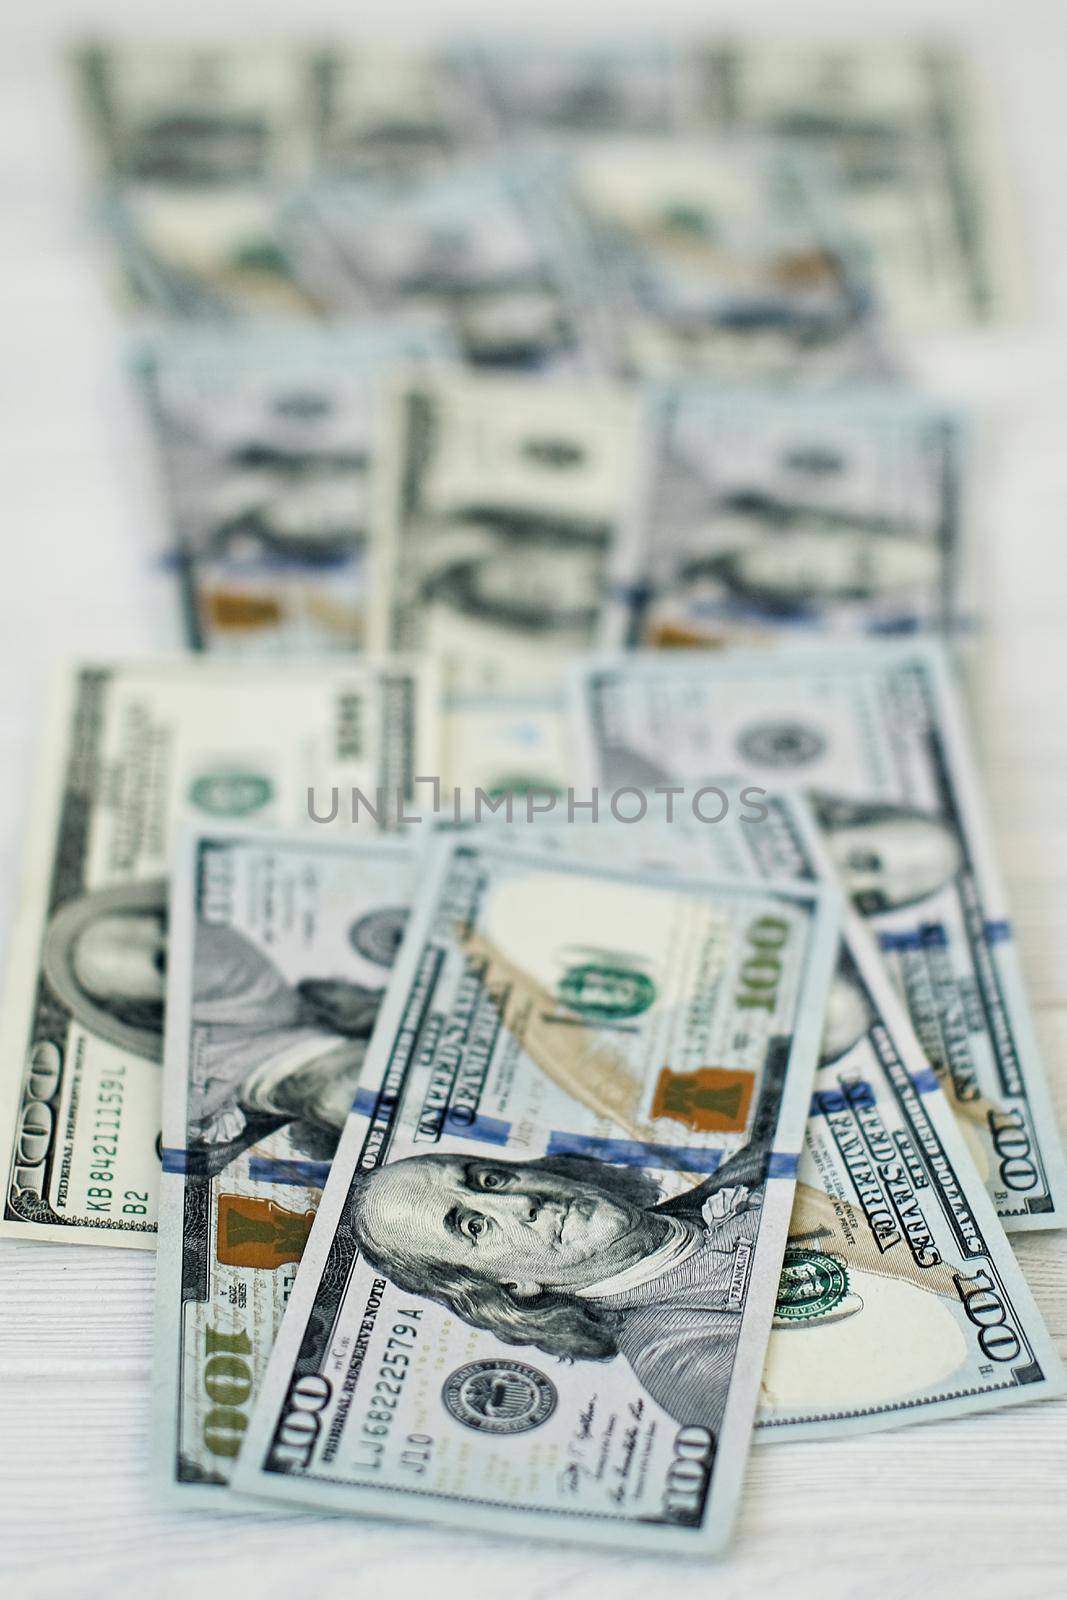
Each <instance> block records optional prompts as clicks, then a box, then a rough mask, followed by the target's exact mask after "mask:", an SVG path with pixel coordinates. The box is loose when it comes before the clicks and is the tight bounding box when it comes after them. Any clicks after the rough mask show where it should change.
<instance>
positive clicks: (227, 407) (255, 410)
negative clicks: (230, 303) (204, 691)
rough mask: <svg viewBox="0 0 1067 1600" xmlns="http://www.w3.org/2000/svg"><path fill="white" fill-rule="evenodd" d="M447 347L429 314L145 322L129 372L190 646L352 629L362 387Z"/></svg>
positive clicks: (358, 569) (369, 399) (356, 611)
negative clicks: (394, 318) (216, 325)
mask: <svg viewBox="0 0 1067 1600" xmlns="http://www.w3.org/2000/svg"><path fill="white" fill-rule="evenodd" d="M451 351H452V344H451V340H450V339H449V337H448V334H447V330H446V329H445V328H444V327H442V326H441V325H440V324H439V323H436V322H435V321H434V320H433V319H432V318H423V319H421V320H420V319H418V318H414V317H413V318H410V319H408V320H407V321H406V322H404V323H397V324H389V323H380V324H378V325H377V326H372V325H368V326H365V327H339V328H332V329H330V330H329V332H327V331H326V330H325V329H324V328H320V327H317V326H314V325H298V326H293V325H287V324H281V325H274V326H266V327H257V328H256V330H255V332H254V333H253V332H252V331H251V330H250V329H249V328H248V327H247V325H241V326H239V327H237V328H235V329H226V330H223V331H221V332H220V331H213V332H210V333H209V332H207V331H205V330H202V329H191V330H187V331H185V332H184V333H182V334H180V335H176V334H174V333H169V334H160V335H158V336H157V337H156V338H155V339H153V340H151V341H150V342H146V343H145V345H144V346H143V348H142V353H141V359H140V363H139V365H140V372H141V376H142V379H143V382H144V385H145V389H146V392H147V396H148V400H149V405H150V411H151V417H152V421H153V424H154V426H155V431H156V436H157V443H158V448H159V454H160V458H161V462H162V467H163V476H164V483H165V490H166V496H167V500H168V510H169V513H170V520H171V524H172V528H173V537H174V541H175V545H176V551H175V555H176V559H177V561H178V563H179V565H180V568H181V572H182V577H183V582H184V589H185V611H186V621H187V626H188V631H189V636H190V643H191V644H193V645H194V646H197V647H199V648H201V649H206V650H213V651H225V652H227V653H229V654H234V653H241V654H253V653H261V654H289V653H304V654H308V653H316V652H328V651H331V650H345V649H347V650H351V649H358V648H361V647H362V646H363V645H364V644H365V642H366V635H367V617H366V613H367V607H368V605H369V603H370V597H369V595H368V588H367V571H366V559H365V558H366V553H367V542H368V539H369V536H370V520H371V472H372V467H373V462H374V456H375V452H376V449H377V444H378V440H377V438H376V429H375V426H374V420H375V419H374V413H375V403H376V390H377V386H378V385H379V384H380V382H381V381H382V377H383V374H384V373H385V372H386V371H387V370H391V368H392V367H393V366H394V365H395V364H397V363H399V364H401V365H403V364H404V363H406V362H408V361H412V362H414V361H417V360H421V359H440V358H442V357H446V356H448V355H449V354H450V353H451Z"/></svg>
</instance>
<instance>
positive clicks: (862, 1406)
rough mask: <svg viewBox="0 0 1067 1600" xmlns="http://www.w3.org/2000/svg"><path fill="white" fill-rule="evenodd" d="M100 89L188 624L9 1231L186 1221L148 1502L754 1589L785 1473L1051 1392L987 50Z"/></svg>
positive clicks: (98, 802) (202, 63) (1045, 1176)
mask: <svg viewBox="0 0 1067 1600" xmlns="http://www.w3.org/2000/svg"><path fill="white" fill-rule="evenodd" d="M73 75H74V78H75V82H76V87H77V91H78V95H79V100H80V105H81V108H82V111H83V115H84V130H85V139H84V143H85V147H86V150H87V152H88V157H89V162H90V164H91V167H92V171H93V175H94V182H95V189H94V193H95V196H96V205H97V210H98V214H99V219H100V225H101V227H102V228H103V229H104V230H105V233H106V236H107V238H108V240H109V241H110V245H111V247H112V252H113V256H112V259H113V261H114V263H115V283H116V287H117V289H118V290H119V293H120V297H121V305H122V308H123V311H124V314H125V318H126V325H125V326H124V329H123V333H122V337H123V339H124V340H126V341H127V344H128V349H129V352H130V358H131V365H132V369H133V371H134V373H135V381H136V383H137V385H138V390H139V392H140V394H141V395H142V396H143V398H144V402H145V407H146V416H147V418H148V421H149V431H150V433H151V434H152V435H153V436H154V438H155V440H156V441H157V444H158V452H157V454H158V465H159V469H160V471H159V482H160V490H161V505H162V506H163V507H164V508H165V516H166V520H167V525H168V527H169V529H170V537H169V555H170V556H171V557H172V559H173V564H174V567H175V570H176V572H177V574H178V576H179V579H180V584H179V587H180V602H176V603H180V604H181V605H182V607H183V610H184V615H185V619H186V622H187V626H188V643H189V646H190V653H189V654H188V655H186V656H184V657H177V658H175V657H171V658H167V659H152V658H145V659H141V660H108V659H100V660H97V661H93V662H82V663H76V664H74V665H71V666H68V667H65V668H64V669H63V670H62V671H60V672H59V673H58V675H57V678H56V683H55V689H54V699H53V703H52V705H51V707H50V708H49V710H48V713H47V716H46V717H45V719H44V720H45V728H46V732H45V738H44V749H43V752H42V762H43V766H42V771H43V773H44V783H43V789H42V790H40V791H38V795H39V799H38V803H37V805H36V807H35V818H34V824H33V830H32V835H31V837H30V839H29V841H28V845H27V850H26V857H25V885H24V893H23V897H22V902H21V907H20V909H19V912H18V914H17V921H16V926H15V928H14V930H13V937H12V940H11V948H12V950H13V952H14V960H13V965H12V971H11V974H10V981H9V988H8V993H7V1003H6V1007H5V1012H4V1017H3V1035H2V1073H0V1085H2V1089H0V1094H2V1099H0V1137H2V1138H3V1140H5V1141H6V1149H7V1152H8V1160H9V1168H8V1173H7V1177H6V1181H5V1184H4V1188H3V1211H2V1219H0V1233H2V1234H3V1235H4V1236H5V1238H6V1239H8V1240H12V1239H14V1240H22V1241H27V1240H30V1241H34V1240H36V1241H38V1242H41V1243H45V1242H50V1243H51V1242H54V1243H59V1244H62V1243H64V1242H79V1243H91V1244H97V1245H114V1246H127V1247H133V1248H140V1249H151V1248H157V1250H158V1271H157V1294H156V1364H155V1372H154V1379H153V1386H154V1454H155V1462H156V1470H157V1477H158V1482H159V1488H160V1493H161V1494H169V1495H170V1496H172V1497H173V1498H174V1499H176V1500H177V1501H178V1503H179V1504H181V1505H182V1506H184V1507H186V1508H188V1509H189V1510H190V1513H191V1514H192V1515H198V1514H201V1512H202V1508H204V1507H208V1506H219V1505H226V1504H230V1505H231V1506H233V1507H237V1506H242V1505H243V1506H244V1507H246V1508H247V1509H248V1511H249V1512H250V1513H253V1512H254V1511H255V1509H256V1507H257V1505H258V1506H262V1504H263V1503H265V1502H269V1501H276V1502H282V1503H285V1504H290V1505H291V1504H296V1505H298V1506H299V1505H302V1506H306V1507H319V1508H327V1509H330V1510H334V1511H341V1512H348V1513H351V1514H353V1515H357V1516H362V1515H366V1516H370V1517H377V1516H388V1517H397V1518H408V1519H412V1520H416V1521H423V1522H438V1523H444V1524H451V1525H455V1526H457V1527H460V1528H463V1529H465V1530H471V1529H486V1530H489V1531H510V1532H513V1533H515V1534H517V1535H519V1536H523V1537H526V1536H531V1537H535V1536H542V1537H545V1538H549V1539H552V1540H557V1541H558V1540H572V1541H576V1542H583V1543H592V1544H597V1543H600V1544H605V1545H610V1546H612V1547H613V1548H624V1547H633V1548H642V1549H649V1550H656V1549H663V1550H666V1551H674V1552H680V1553H683V1554H685V1553H691V1554H694V1555H705V1554H707V1553H708V1552H712V1551H715V1550H718V1549H720V1548H721V1547H722V1546H723V1545H724V1544H725V1543H726V1542H727V1540H728V1539H729V1536H730V1533H731V1530H732V1527H733V1524H734V1520H735V1516H736V1512H737V1507H738V1503H739V1500H740V1496H741V1493H742V1489H743V1483H744V1464H745V1460H746V1457H747V1453H748V1450H749V1446H750V1443H751V1442H752V1441H753V1440H755V1442H756V1443H757V1444H759V1445H766V1446H769V1447H771V1448H773V1446H774V1445H775V1443H776V1442H777V1441H779V1440H782V1439H807V1438H812V1437H822V1436H837V1435H839V1434H847V1433H855V1432H863V1431H866V1430H871V1429H879V1428H888V1427H899V1426H903V1425H910V1424H915V1423H921V1422H923V1421H926V1420H929V1419H932V1418H941V1419H944V1418H947V1417H952V1416H960V1415H964V1414H967V1413H970V1412H974V1411H978V1410H989V1409H992V1408H995V1407H1000V1406H1008V1405H1017V1404H1024V1403H1029V1402H1032V1401H1037V1400H1042V1399H1046V1398H1049V1397H1051V1396H1056V1395H1059V1394H1062V1393H1063V1392H1064V1387H1065V1385H1064V1373H1063V1369H1062V1367H1061V1365H1060V1362H1059V1360H1058V1358H1057V1356H1056V1353H1055V1350H1054V1347H1053V1345H1052V1342H1051V1340H1050V1338H1049V1335H1048V1333H1047V1331H1046V1329H1045V1326H1044V1323H1043V1321H1042V1318H1041V1315H1040V1313H1039V1311H1038V1309H1037V1307H1036V1305H1035V1304H1034V1301H1033V1299H1032V1297H1031V1294H1030V1292H1029V1290H1028V1288H1027V1285H1026V1282H1025V1280H1024V1277H1023V1274H1022V1272H1021V1270H1020V1267H1019V1265H1018V1263H1017V1261H1016V1258H1015V1256H1014V1254H1013V1251H1012V1248H1011V1245H1010V1243H1009V1238H1008V1235H1009V1234H1010V1233H1012V1232H1014V1231H1017V1230H1024V1229H1040V1228H1055V1227H1061V1226H1063V1225H1064V1224H1065V1221H1067V1166H1065V1162H1064V1154H1063V1148H1062V1145H1061V1142H1060V1139H1059V1136H1058V1134H1057V1131H1056V1126H1055V1121H1054V1117H1053V1112H1052V1109H1051V1104H1050V1100H1049V1094H1048V1090H1047V1087H1046V1083H1045V1078H1044V1073H1043V1069H1042V1064H1041V1061H1040V1058H1039V1055H1038V1051H1037V1047H1036V1044H1035V1039H1034V1033H1033V1027H1032V1022H1031V1017H1030V1012H1029V1008H1028V1004H1027V999H1026V995H1025V992H1024V988H1023V983H1022V978H1021V973H1020V967H1019V961H1018V956H1017V952H1016V947H1015V943H1014V939H1013V932H1012V925H1011V921H1010V916H1009V912H1008V908H1007V905H1006V903H1005V899H1004V895H1003V891H1002V888H1001V885H1000V877H999V871H998V867H997V862H996V852H995V847H994V840H993V838H992V835H991V833H990V830H989V827H988V824H987V822H986V820H985V816H984V811H983V806H982V798H981V793H980V777H979V772H978V769H977V767H976V764H975V761H974V757H973V754H972V751H971V745H970V738H969V733H968V726H967V718H966V715H965V713H964V711H963V709H962V707H961V702H960V698H959V689H958V682H957V680H958V674H959V668H960V657H961V642H962V641H963V640H964V639H966V645H967V649H968V650H970V651H974V650H980V649H981V633H980V620H981V602H982V595H981V588H980V585H979V584H977V583H976V581H975V572H974V561H973V555H972V546H973V544H974V538H973V533H974V506H973V493H972V489H971V485H972V478H973V472H972V467H971V458H970V454H969V450H968V439H969V437H970V425H969V423H968V420H967V419H966V418H965V417H963V416H962V415H960V414H959V412H958V411H956V410H955V409H953V408H951V407H948V406H946V405H945V404H944V403H942V402H941V401H940V400H938V398H937V397H936V396H931V395H928V394H924V393H920V392H919V391H918V390H917V389H916V388H915V387H914V385H912V384H911V383H910V382H909V380H908V377H907V366H908V363H907V357H906V352H907V350H908V348H909V339H910V338H911V337H913V335H914V334H915V332H916V331H917V330H918V331H928V330H930V329H935V330H939V329H942V328H947V327H950V326H951V327H953V328H955V329H957V330H960V329H966V328H967V327H973V328H975V329H976V330H977V329H978V328H980V326H981V325H983V324H987V323H991V322H993V321H995V320H996V319H997V318H998V317H1001V316H1003V315H1004V314H1005V313H1006V312H1007V311H1008V310H1010V309H1012V308H1013V307H1014V306H1015V305H1017V303H1018V297H1019V279H1018V273H1017V270H1016V268H1015V265H1014V263H1012V262H1011V261H1010V260H1008V259H1007V258H1006V253H1005V250H1004V240H1005V238H1006V237H1007V236H1008V235H1009V234H1012V233H1013V232H1014V230H1011V229H1009V228H1008V227H1007V225H1006V223H1005V220H1004V207H1005V204H1006V201H1005V195H1004V188H1003V185H1002V183H1001V182H1000V180H999V177H998V170H997V166H996V162H995V160H994V159H993V157H994V156H995V149H994V148H993V147H994V146H995V141H994V140H991V138H990V118H989V112H988V108H986V107H984V106H983V104H982V102H981V101H980V100H979V98H978V90H977V86H976V85H975V83H974V82H973V80H972V76H971V74H970V71H969V69H968V65H967V63H966V61H965V60H964V59H963V58H962V57H961V56H960V55H958V54H956V53H953V52H952V51H947V50H945V49H944V48H936V49H935V48H932V47H926V46H925V45H922V44H917V43H911V44H897V45H894V46H892V47H887V48H884V49H880V48H876V47H873V46H869V45H864V46H862V47H861V46H854V45H850V46H847V47H845V46H839V47H834V48H829V47H827V48H824V49H819V50H815V49H812V48H810V47H799V46H792V45H789V46H787V45H784V44H782V45H775V44H773V43H768V42H763V43H759V44H744V43H741V44H737V43H732V44H729V45H727V44H723V43H718V42H716V41H714V40H707V39H700V40H690V41H679V42H678V43H677V44H676V45H675V46H673V47H670V48H668V47H667V46H660V47H656V48H653V47H651V46H648V45H642V46H640V47H639V46H637V45H636V44H635V45H633V46H628V45H627V44H625V43H610V44H605V45H604V47H603V48H600V49H594V48H592V47H584V48H582V49H577V48H576V49H574V50H567V49H565V48H564V47H562V46H559V45H556V46H551V47H549V46H542V45H537V44H536V43H531V44H528V45H525V46H519V45H517V44H514V43H510V44H500V43H494V42H492V41H483V42H481V43H480V44H479V43H475V44H471V43H467V44H465V45H463V46H462V47H461V46H458V45H457V46H456V47H455V48H445V47H442V48H440V49H437V50H435V51H433V52H432V53H431V52H421V53H417V52H405V51H401V50H399V49H394V50H386V49H384V48H383V47H380V46H366V47H364V46H360V45H359V44H358V43H356V44H353V43H344V44H340V43H339V44H337V45H336V46H334V47H328V46H316V47H315V48H311V47H310V46H297V45H293V46H290V47H287V48H286V47H282V46H280V45H273V46H270V47H265V46H264V47H259V46H255V45H243V46H240V47H236V46H234V47H220V46H211V47H196V46H190V47H188V48H178V47H175V46H166V47H163V46H158V45H156V46H148V45H140V44H137V43H96V44H92V45H88V46H86V47H85V48H84V49H82V50H80V51H79V52H78V53H77V56H76V59H75V60H74V63H73ZM979 126H981V129H982V135H981V138H979V137H978V134H977V131H976V130H977V129H978V127H979ZM991 150H992V152H993V153H992V155H991V153H990V152H991ZM975 337H980V335H979V334H978V333H977V332H976V334H975ZM142 554H143V559H144V560H145V561H146V562H149V561H152V560H156V559H158V551H153V550H152V549H151V548H149V547H148V542H147V541H146V548H145V550H144V551H143V553H142ZM42 795H43V799H42V798H40V796H42Z"/></svg>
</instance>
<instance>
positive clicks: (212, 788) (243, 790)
mask: <svg viewBox="0 0 1067 1600" xmlns="http://www.w3.org/2000/svg"><path fill="white" fill-rule="evenodd" d="M273 795H274V788H273V785H272V784H271V781H270V779H269V778H265V777H263V775H262V774H261V773H258V772H246V771H243V770H241V769H239V768H232V769H220V770H219V771H217V772H205V773H204V774H203V776H202V777H199V778H197V779H196V780H195V782H193V783H192V784H191V785H190V788H189V800H190V802H191V803H192V804H193V805H194V806H196V808H197V810H199V811H206V812H207V813H208V815H209V816H212V817H247V816H249V815H250V814H251V813H252V812H253V811H260V810H262V808H263V807H264V806H265V805H266V804H267V803H268V801H269V800H271V799H272V798H273Z"/></svg>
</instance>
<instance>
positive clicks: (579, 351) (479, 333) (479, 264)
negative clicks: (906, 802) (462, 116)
mask: <svg viewBox="0 0 1067 1600" xmlns="http://www.w3.org/2000/svg"><path fill="white" fill-rule="evenodd" d="M286 227H287V230H288V231H287V238H288V239H289V240H290V241H291V246H292V251H293V259H294V260H295V262H296V271H297V275H298V277H299V279H300V281H301V282H302V283H304V284H306V285H307V287H308V293H309V294H311V295H313V296H315V297H317V299H318V301H319V303H320V304H322V305H325V306H329V307H331V308H333V309H334V310H335V311H337V312H339V313H344V314H348V315H351V316H360V317H363V316H396V315H398V314H401V313H403V312H408V311H429V312H433V313H435V314H437V315H438V316H442V317H444V318H446V319H447V321H448V324H449V326H450V327H451V329H452V331H453V335H454V337H455V340H456V344H457V346H458V348H459V351H460V354H461V355H462V357H463V359H464V360H465V361H468V362H469V363H470V364H471V365H473V366H479V367H494V368H495V367H509V368H514V369H516V370H518V371H544V370H552V371H579V372H586V373H588V372H598V371H599V372H603V371H604V370H605V366H606V363H607V360H608V358H609V355H610V351H609V349H608V345H607V339H608V331H607V326H606V324H605V323H604V317H603V306H602V300H603V296H602V294H601V293H600V292H599V283H598V281H597V279H596V268H595V262H594V259H593V256H592V239H591V235H590V234H589V230H588V227H587V225H586V223H585V221H584V219H583V217H582V215H581V213H580V210H579V209H578V207H577V206H576V205H575V204H574V201H573V196H572V195H571V194H570V192H569V190H568V188H567V187H566V185H565V184H564V183H563V182H562V180H561V177H560V175H559V173H558V172H557V171H556V169H555V167H554V166H553V165H552V164H550V163H546V162H544V161H533V160H523V161H510V162H504V161H500V160H496V161H492V162H478V163H476V164H473V165H470V164H461V165H459V166H458V167H449V168H447V169H446V170H445V171H444V172H442V173H439V174H435V175H434V176H433V177H425V178H423V179H422V180H421V181H419V182H412V183H409V184H404V185H391V186H386V187H383V186H381V185H379V184H375V183H369V182H364V183H347V184H346V183H333V184H322V185H319V186H317V187H315V188H311V189H308V190H306V191H305V192H304V193H302V194H301V195H300V196H299V197H295V198H294V199H293V200H292V202H291V204H290V206H289V208H288V210H287V212H286Z"/></svg>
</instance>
